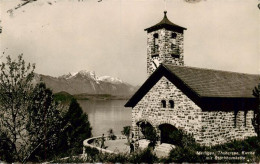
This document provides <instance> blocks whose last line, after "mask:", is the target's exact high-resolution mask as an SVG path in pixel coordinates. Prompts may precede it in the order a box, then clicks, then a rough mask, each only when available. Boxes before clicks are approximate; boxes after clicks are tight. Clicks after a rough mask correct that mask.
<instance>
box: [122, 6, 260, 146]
mask: <svg viewBox="0 0 260 164" xmlns="http://www.w3.org/2000/svg"><path fill="white" fill-rule="evenodd" d="M185 30H187V29H186V28H184V27H181V26H179V25H176V24H174V23H172V22H171V21H170V20H169V19H168V18H167V12H166V11H165V12H164V17H163V19H162V20H161V21H160V22H159V23H157V24H155V25H154V26H151V27H149V28H147V29H145V31H146V32H147V44H148V45H147V75H148V79H147V80H146V81H145V82H144V84H142V86H141V87H140V88H139V89H138V90H137V92H136V93H135V94H134V95H133V96H132V97H131V98H130V99H129V100H128V101H127V103H126V104H125V107H131V108H132V132H133V134H132V135H133V139H135V140H139V139H140V135H141V134H140V133H141V130H140V128H141V127H140V125H141V123H145V124H147V123H148V124H150V125H151V126H152V127H154V128H155V130H156V133H157V135H158V142H159V143H171V141H169V139H170V137H169V134H170V133H169V132H170V131H171V130H174V129H181V130H183V131H184V132H185V133H187V134H191V135H193V137H194V139H195V141H196V142H197V143H199V144H201V145H206V146H212V145H217V144H222V143H225V142H228V141H231V140H235V139H236V140H240V139H244V138H246V137H249V136H256V133H255V129H254V126H253V125H252V119H253V118H254V116H255V110H256V109H257V99H256V98H255V97H254V96H253V95H252V90H253V89H254V87H255V86H257V85H258V83H259V82H260V80H259V79H260V76H259V75H253V74H244V73H236V72H229V71H219V70H213V69H205V68H195V67H189V66H184V48H183V44H184V31H185Z"/></svg>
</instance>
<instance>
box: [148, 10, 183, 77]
mask: <svg viewBox="0 0 260 164" xmlns="http://www.w3.org/2000/svg"><path fill="white" fill-rule="evenodd" d="M166 14H167V11H164V18H163V19H162V20H161V21H160V22H159V23H157V24H156V25H154V26H152V27H149V28H147V29H145V31H147V75H148V76H150V75H151V74H152V73H153V72H154V71H155V69H156V68H157V67H159V65H160V64H161V63H165V64H174V65H184V59H183V31H184V30H186V28H184V27H181V26H178V25H176V24H174V23H172V22H171V21H169V20H168V18H167V15H166Z"/></svg>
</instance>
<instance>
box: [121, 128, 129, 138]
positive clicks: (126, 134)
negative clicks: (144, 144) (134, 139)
mask: <svg viewBox="0 0 260 164" xmlns="http://www.w3.org/2000/svg"><path fill="white" fill-rule="evenodd" d="M130 129H131V127H130V126H125V127H123V130H122V131H121V133H122V134H123V135H125V136H126V137H127V141H128V142H129V136H130Z"/></svg>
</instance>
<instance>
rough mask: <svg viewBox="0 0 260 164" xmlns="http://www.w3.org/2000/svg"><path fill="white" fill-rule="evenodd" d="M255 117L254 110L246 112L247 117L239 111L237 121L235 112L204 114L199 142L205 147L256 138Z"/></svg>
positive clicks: (202, 115)
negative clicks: (253, 120)
mask: <svg viewBox="0 0 260 164" xmlns="http://www.w3.org/2000/svg"><path fill="white" fill-rule="evenodd" d="M253 116H254V112H253V111H252V110H249V111H248V112H246V117H245V112H244V111H238V113H237V117H236V121H235V112H234V111H230V112H224V111H214V112H202V114H201V118H202V130H201V137H200V140H199V142H200V143H201V144H203V145H211V144H212V145H215V144H221V143H225V142H227V141H231V140H234V139H236V140H239V139H244V138H246V137H249V136H255V135H256V133H255V131H254V127H253V125H252V121H251V120H252V118H253ZM245 121H246V123H245ZM235 122H236V123H235Z"/></svg>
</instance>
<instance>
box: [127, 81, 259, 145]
mask: <svg viewBox="0 0 260 164" xmlns="http://www.w3.org/2000/svg"><path fill="white" fill-rule="evenodd" d="M161 100H165V101H166V108H163V107H162V105H161ZM169 100H173V101H174V108H170V107H169ZM253 114H254V112H253V111H252V110H248V112H247V113H246V115H245V114H244V111H239V112H238V113H237V117H236V127H235V121H234V119H235V113H234V112H225V111H214V112H207V111H202V110H201V108H200V107H198V106H197V105H196V104H195V103H194V102H193V101H192V100H190V99H189V98H188V97H187V96H186V95H185V94H183V93H182V92H181V91H180V90H179V89H178V88H177V87H176V86H174V84H172V83H171V82H170V81H169V80H168V79H167V78H165V77H162V78H161V79H160V80H159V81H158V82H157V83H156V84H155V85H154V86H153V88H152V89H151V90H150V91H149V92H148V93H147V94H146V95H145V96H144V97H143V98H142V99H141V100H140V101H139V102H138V104H137V105H136V106H135V107H134V108H133V109H132V128H133V133H134V138H135V139H136V140H138V139H139V138H138V136H139V127H138V126H137V123H138V122H140V121H146V122H149V123H150V124H151V125H152V126H153V127H154V128H155V129H156V131H157V134H158V135H159V136H160V130H159V125H161V124H170V125H172V126H174V127H176V128H177V129H182V130H184V131H185V132H186V133H189V134H192V135H193V137H194V138H195V140H196V141H197V142H198V143H200V144H202V145H207V146H209V145H216V144H221V143H225V142H227V141H231V140H234V139H243V138H245V137H248V136H255V135H256V133H255V132H254V128H253V126H252V122H251V119H252V118H253ZM245 120H246V124H245V122H244V121H245ZM159 139H160V137H159Z"/></svg>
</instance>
